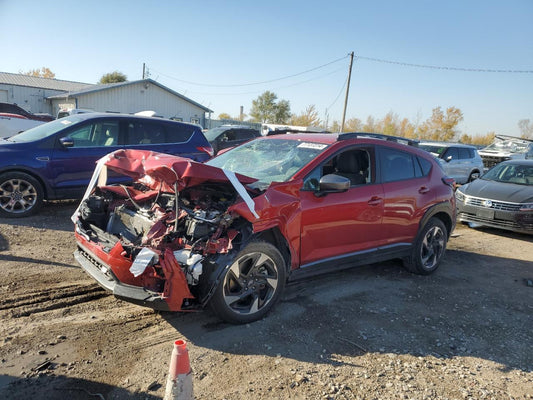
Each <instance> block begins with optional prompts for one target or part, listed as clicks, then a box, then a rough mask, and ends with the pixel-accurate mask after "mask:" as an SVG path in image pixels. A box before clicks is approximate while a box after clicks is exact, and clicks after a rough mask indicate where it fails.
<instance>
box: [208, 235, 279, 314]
mask: <svg viewBox="0 0 533 400" xmlns="http://www.w3.org/2000/svg"><path fill="white" fill-rule="evenodd" d="M285 280H286V267H285V261H284V260H283V257H282V255H281V253H280V252H279V251H278V249H276V247H274V246H273V245H272V244H270V243H267V242H252V243H250V244H248V245H247V246H246V247H245V248H244V249H243V250H241V251H240V252H239V253H238V254H237V256H236V257H235V259H234V260H233V262H232V264H231V265H230V266H229V267H228V268H227V269H226V271H225V272H224V273H223V276H222V277H221V282H220V283H219V285H218V287H217V288H216V290H215V293H214V294H213V297H212V298H211V301H210V305H211V308H212V309H213V311H214V312H215V313H216V314H217V315H218V316H219V317H220V318H222V319H223V320H225V321H227V322H231V323H236V324H245V323H248V322H253V321H257V320H259V319H261V318H263V317H264V316H265V315H266V314H267V313H268V312H269V311H270V309H271V308H272V307H273V306H274V304H275V303H276V302H277V301H278V299H279V296H280V294H281V292H282V291H283V288H284V286H285Z"/></svg>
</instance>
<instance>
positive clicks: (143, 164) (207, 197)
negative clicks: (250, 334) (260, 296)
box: [73, 150, 254, 311]
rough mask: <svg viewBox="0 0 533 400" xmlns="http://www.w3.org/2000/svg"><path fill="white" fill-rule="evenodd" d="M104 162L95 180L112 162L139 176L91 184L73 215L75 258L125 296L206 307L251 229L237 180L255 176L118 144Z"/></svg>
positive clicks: (171, 306) (173, 307) (159, 304)
mask: <svg viewBox="0 0 533 400" xmlns="http://www.w3.org/2000/svg"><path fill="white" fill-rule="evenodd" d="M99 164H100V165H99V167H100V168H97V170H96V171H95V176H94V177H93V182H96V180H98V178H100V181H102V179H101V177H102V176H104V177H105V175H106V169H107V168H110V169H112V170H114V171H116V172H119V173H122V174H124V175H127V176H129V177H131V178H132V182H131V183H129V184H126V185H106V184H100V185H94V188H92V189H90V190H88V192H87V194H86V196H85V197H84V199H83V200H82V201H81V203H80V206H79V208H78V210H76V213H75V215H74V216H73V221H74V223H75V236H76V241H77V250H76V252H75V258H76V260H77V261H78V262H79V264H80V265H81V266H82V268H83V269H84V270H85V271H86V272H87V273H88V274H89V275H90V276H92V277H93V278H94V279H95V280H96V281H98V283H99V284H100V285H101V286H103V287H104V288H105V289H107V290H109V291H111V292H112V293H113V294H114V295H115V296H116V297H118V298H121V299H124V300H127V301H130V302H133V303H137V304H141V305H144V306H148V307H152V308H154V309H158V310H168V311H192V310H195V309H198V308H200V307H203V306H204V305H205V304H206V303H207V301H208V300H209V298H210V296H211V295H212V293H213V291H214V290H215V288H216V283H217V278H218V276H219V275H220V273H221V269H223V268H224V266H226V265H227V264H228V261H229V260H231V258H232V256H233V255H234V254H235V252H236V251H238V247H239V244H238V243H239V242H240V241H242V240H244V239H245V238H246V237H247V236H248V235H249V234H250V233H251V224H250V222H249V221H248V220H246V218H243V217H242V215H239V214H237V213H235V212H233V211H232V205H234V204H235V203H239V202H241V201H242V198H241V196H240V194H239V191H238V190H237V189H236V187H235V186H238V185H241V183H250V182H253V179H252V178H248V177H243V176H238V177H234V178H235V179H234V181H232V182H230V180H229V179H228V178H227V177H226V176H225V175H224V171H222V170H220V169H218V168H215V167H209V166H207V165H204V164H199V163H195V162H193V161H191V160H187V159H183V158H179V157H174V156H167V155H162V154H158V153H151V152H145V151H132V150H119V151H117V152H115V153H112V154H110V155H108V156H107V158H106V159H105V160H103V161H102V162H100V163H99ZM243 188H244V187H240V188H239V189H240V191H241V192H240V193H243V192H242V190H244V189H243ZM252 204H253V202H252ZM250 212H251V213H253V212H254V211H253V209H252V210H250Z"/></svg>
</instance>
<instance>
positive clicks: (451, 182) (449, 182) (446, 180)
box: [442, 176, 456, 189]
mask: <svg viewBox="0 0 533 400" xmlns="http://www.w3.org/2000/svg"><path fill="white" fill-rule="evenodd" d="M442 182H443V183H444V184H445V185H448V186H451V187H452V188H454V189H455V188H456V185H455V179H453V178H450V177H449V176H445V177H444V178H442Z"/></svg>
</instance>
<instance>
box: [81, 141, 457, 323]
mask: <svg viewBox="0 0 533 400" xmlns="http://www.w3.org/2000/svg"><path fill="white" fill-rule="evenodd" d="M369 135H370V134H357V133H355V134H341V135H338V136H337V135H334V134H296V135H283V136H269V137H261V138H257V139H254V140H252V141H249V142H247V143H245V144H242V145H240V146H238V147H235V148H233V149H231V150H228V151H227V152H224V153H223V154H221V155H220V156H218V157H215V158H213V159H211V160H209V161H208V162H206V163H204V164H201V163H196V162H194V161H191V160H186V159H184V158H180V157H173V156H164V155H160V154H154V153H150V152H146V151H134V150H125V151H118V152H115V153H113V154H112V155H111V156H110V157H108V158H107V160H106V161H105V165H106V166H107V169H109V170H113V171H116V172H119V173H121V174H126V175H129V176H131V177H132V179H134V182H133V183H132V184H130V185H128V186H117V185H108V184H101V185H99V186H96V187H95V188H94V189H93V190H92V191H91V193H90V195H88V197H86V198H85V199H84V200H83V201H82V202H81V204H80V207H79V209H78V210H77V211H76V213H75V214H74V216H73V220H74V221H75V236H76V240H77V246H78V249H77V251H76V253H75V257H76V259H77V260H78V262H79V264H80V265H81V266H82V268H83V269H84V270H85V271H86V272H87V273H88V274H89V275H91V276H92V277H93V278H94V279H95V280H96V281H97V282H98V283H99V284H100V285H101V286H103V287H104V288H106V289H107V290H109V291H111V292H112V293H113V294H114V295H115V296H117V297H119V298H122V299H125V300H127V301H131V302H134V303H138V304H142V305H145V306H149V307H153V308H155V309H160V310H170V311H193V310H197V309H200V308H201V307H203V306H204V305H206V304H210V305H211V307H212V308H213V309H214V311H215V312H216V314H217V315H218V316H220V317H221V318H222V319H224V320H226V321H229V322H233V323H247V322H251V321H254V320H257V319H260V318H262V317H263V316H264V315H265V314H266V313H267V312H268V311H269V309H270V308H271V307H272V306H273V305H274V304H275V303H276V301H277V300H278V298H279V296H280V293H281V292H282V290H283V288H284V286H285V282H286V280H287V279H290V280H294V279H298V278H302V277H306V276H312V275H315V274H319V273H323V272H331V271H336V270H340V269H343V268H347V267H350V266H355V265H361V264H368V263H373V262H378V261H382V260H387V259H393V258H402V259H403V262H404V265H405V266H406V267H407V269H408V270H409V271H412V272H414V273H418V274H430V273H432V272H434V271H435V270H436V269H437V268H438V267H439V264H440V262H441V260H442V257H443V255H444V252H445V249H446V243H447V241H448V238H449V236H450V233H451V232H452V230H453V228H454V226H455V219H456V211H455V197H454V193H453V188H452V184H453V179H451V178H447V177H446V176H445V175H444V173H443V171H442V169H441V168H440V167H439V166H438V164H437V161H436V160H435V159H434V158H433V157H432V156H431V155H430V154H428V153H427V152H425V151H422V150H419V149H417V148H416V147H414V146H409V145H406V144H402V143H400V138H393V137H385V136H383V135H379V136H378V135H372V136H369ZM383 139H386V140H383ZM409 143H411V144H415V143H414V142H409ZM140 159H142V160H144V162H143V163H140V162H138V161H137V160H140ZM99 176H100V175H99V171H95V176H94V177H93V181H94V182H96V181H99V180H100V178H98V177H99Z"/></svg>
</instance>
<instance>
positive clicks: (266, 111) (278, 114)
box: [250, 90, 291, 124]
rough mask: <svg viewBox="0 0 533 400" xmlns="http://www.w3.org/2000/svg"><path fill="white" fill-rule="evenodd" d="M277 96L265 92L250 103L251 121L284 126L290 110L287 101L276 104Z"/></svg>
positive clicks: (289, 115)
mask: <svg viewBox="0 0 533 400" xmlns="http://www.w3.org/2000/svg"><path fill="white" fill-rule="evenodd" d="M277 99H278V96H277V95H276V94H275V93H273V92H271V91H269V90H267V91H266V92H264V93H263V94H261V95H260V96H259V97H257V99H255V100H253V101H252V109H251V111H250V116H251V117H252V121H254V122H261V123H271V124H285V123H287V121H288V120H289V118H290V117H291V108H290V104H289V102H288V101H287V100H280V101H278V102H276V100H277Z"/></svg>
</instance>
